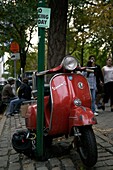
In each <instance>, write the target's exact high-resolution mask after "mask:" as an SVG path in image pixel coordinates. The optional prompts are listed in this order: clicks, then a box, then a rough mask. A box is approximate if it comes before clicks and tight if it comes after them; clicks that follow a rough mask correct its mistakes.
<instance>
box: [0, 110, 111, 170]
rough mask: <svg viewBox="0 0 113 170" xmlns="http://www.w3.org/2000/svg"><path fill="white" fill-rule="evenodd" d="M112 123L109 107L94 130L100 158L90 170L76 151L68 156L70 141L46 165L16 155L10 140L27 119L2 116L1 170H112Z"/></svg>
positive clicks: (58, 146) (59, 145)
mask: <svg viewBox="0 0 113 170" xmlns="http://www.w3.org/2000/svg"><path fill="white" fill-rule="evenodd" d="M112 120H113V113H112V112H110V108H109V107H106V110H105V111H104V112H101V113H100V114H99V116H98V117H97V121H98V124H97V125H95V126H94V131H95V134H96V140H97V144H98V156H99V157H98V162H97V164H96V165H95V166H94V167H93V168H89V169H88V168H86V167H84V165H83V164H82V162H81V160H80V157H79V155H78V154H77V152H76V151H75V150H71V151H70V153H69V152H66V151H67V148H68V146H69V144H70V139H68V140H64V139H63V138H62V139H61V140H60V141H58V142H57V143H56V144H55V145H54V146H53V147H54V150H55V151H56V150H57V152H58V150H59V156H58V155H55V154H54V156H53V157H51V158H50V159H48V160H47V161H44V162H40V161H38V160H35V159H30V158H28V157H27V156H25V155H23V154H18V153H16V152H15V151H14V149H13V148H12V145H11V137H12V134H13V133H14V132H15V130H16V129H21V128H22V129H25V122H24V118H22V117H21V115H20V114H17V115H15V116H13V117H11V118H6V117H5V116H3V118H2V121H1V122H0V170H113V123H112ZM63 151H64V154H62V153H63Z"/></svg>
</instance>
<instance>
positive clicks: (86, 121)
mask: <svg viewBox="0 0 113 170" xmlns="http://www.w3.org/2000/svg"><path fill="white" fill-rule="evenodd" d="M83 69H85V68H80V67H78V62H77V60H76V59H75V58H74V57H71V56H66V57H65V58H64V59H63V61H62V63H61V65H59V66H58V67H56V68H53V69H50V70H46V71H42V72H39V73H38V72H37V73H36V76H41V75H45V74H50V73H57V74H55V75H54V76H53V77H52V78H51V80H50V95H47V96H44V143H45V145H46V146H48V145H50V144H52V139H53V138H56V137H61V136H64V135H65V136H66V137H68V136H73V141H72V143H73V147H75V146H76V147H77V150H78V153H79V154H80V157H81V160H82V161H83V163H84V164H85V165H86V166H88V167H92V166H94V165H95V164H96V162H97V144H96V139H95V135H94V132H93V129H92V125H94V124H96V123H97V121H96V118H95V116H94V114H93V112H92V111H91V94H90V89H89V85H88V82H87V80H86V78H85V77H84V76H83V75H82V74H80V73H77V71H82V70H83ZM36 114H37V105H36V104H33V105H32V104H31V105H30V106H29V107H28V111H27V113H26V116H25V122H26V128H27V129H28V131H21V132H17V133H15V134H14V135H13V138H12V144H13V147H14V149H15V150H16V151H17V152H20V153H21V152H22V153H24V154H27V153H28V150H29V153H31V151H33V149H35V143H36ZM23 141H24V142H23Z"/></svg>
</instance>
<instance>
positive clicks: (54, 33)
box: [48, 0, 68, 69]
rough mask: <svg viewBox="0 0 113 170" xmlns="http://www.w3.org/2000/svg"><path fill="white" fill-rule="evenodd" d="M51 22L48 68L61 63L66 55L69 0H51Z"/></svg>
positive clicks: (49, 4)
mask: <svg viewBox="0 0 113 170" xmlns="http://www.w3.org/2000/svg"><path fill="white" fill-rule="evenodd" d="M48 6H49V8H51V22H50V29H49V30H48V69H49V68H52V67H55V66H57V65H59V64H60V63H61V61H62V59H63V58H64V56H65V55H66V29H67V12H68V0H50V1H49V3H48Z"/></svg>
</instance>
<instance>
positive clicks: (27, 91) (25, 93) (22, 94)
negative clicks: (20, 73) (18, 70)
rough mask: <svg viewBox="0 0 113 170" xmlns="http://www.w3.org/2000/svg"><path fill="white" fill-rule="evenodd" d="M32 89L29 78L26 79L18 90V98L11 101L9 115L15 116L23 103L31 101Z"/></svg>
mask: <svg viewBox="0 0 113 170" xmlns="http://www.w3.org/2000/svg"><path fill="white" fill-rule="evenodd" d="M31 91H32V90H31V87H30V86H29V85H28V78H24V79H23V81H22V84H21V85H20V87H19V88H18V98H17V99H14V100H11V102H10V104H9V109H8V113H7V115H12V116H13V115H14V114H15V113H18V112H19V109H20V106H21V103H22V102H23V101H26V100H31Z"/></svg>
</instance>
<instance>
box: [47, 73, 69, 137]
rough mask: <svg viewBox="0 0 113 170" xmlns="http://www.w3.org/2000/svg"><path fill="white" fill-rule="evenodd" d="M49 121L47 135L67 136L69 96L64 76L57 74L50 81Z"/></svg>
mask: <svg viewBox="0 0 113 170" xmlns="http://www.w3.org/2000/svg"><path fill="white" fill-rule="evenodd" d="M50 87H51V102H52V107H51V118H50V119H51V120H50V122H51V123H50V131H49V134H50V135H52V134H62V133H63V134H67V133H68V129H69V114H70V105H71V94H70V91H69V88H68V80H67V76H65V74H64V75H63V74H61V75H60V74H59V75H57V76H55V77H54V78H53V79H52V80H51V84H50Z"/></svg>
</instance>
